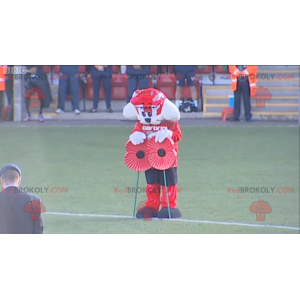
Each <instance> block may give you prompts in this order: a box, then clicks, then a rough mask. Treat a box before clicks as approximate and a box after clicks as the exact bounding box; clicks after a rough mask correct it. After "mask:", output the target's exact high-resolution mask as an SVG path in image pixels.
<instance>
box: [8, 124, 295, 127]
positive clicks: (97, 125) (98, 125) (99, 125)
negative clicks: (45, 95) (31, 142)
mask: <svg viewBox="0 0 300 300" xmlns="http://www.w3.org/2000/svg"><path fill="white" fill-rule="evenodd" d="M123 125H124V124H122V126H121V125H101V124H95V125H84V124H83V125H49V126H47V125H45V126H42V125H30V126H26V125H13V126H6V127H5V128H32V127H34V128H57V127H59V128H63V127H64V128H71V127H73V128H78V127H85V128H91V127H124V126H123ZM127 125H128V126H130V125H134V124H127ZM181 126H182V127H188V128H190V127H216V128H261V127H264V128H274V127H281V128H283V127H287V128H291V127H299V125H257V126H251V125H245V126H243V125H241V126H239V125H236V126H234V125H201V124H199V125H184V124H182V125H181ZM3 128H4V127H3Z"/></svg>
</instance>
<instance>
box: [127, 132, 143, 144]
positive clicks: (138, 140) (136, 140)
mask: <svg viewBox="0 0 300 300" xmlns="http://www.w3.org/2000/svg"><path fill="white" fill-rule="evenodd" d="M146 137H147V136H146V134H145V133H143V132H141V131H136V132H134V133H133V134H132V135H130V137H129V139H130V141H131V143H132V144H133V145H139V144H142V143H144V140H145V139H146Z"/></svg>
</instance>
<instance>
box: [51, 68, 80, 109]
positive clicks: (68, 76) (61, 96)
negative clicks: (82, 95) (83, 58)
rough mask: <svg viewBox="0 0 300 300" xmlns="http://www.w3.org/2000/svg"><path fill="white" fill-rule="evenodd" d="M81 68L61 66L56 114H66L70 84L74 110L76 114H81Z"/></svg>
mask: <svg viewBox="0 0 300 300" xmlns="http://www.w3.org/2000/svg"><path fill="white" fill-rule="evenodd" d="M78 72H79V66H73V65H71V66H60V78H59V92H58V108H57V110H56V113H58V114H61V113H64V112H65V101H66V98H67V95H68V85H69V84H70V89H71V97H72V110H73V111H74V113H75V114H77V115H78V114H80V113H81V112H80V110H79V75H78Z"/></svg>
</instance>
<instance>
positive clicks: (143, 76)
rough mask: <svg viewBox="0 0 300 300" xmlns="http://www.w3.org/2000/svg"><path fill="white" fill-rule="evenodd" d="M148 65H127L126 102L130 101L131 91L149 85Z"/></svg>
mask: <svg viewBox="0 0 300 300" xmlns="http://www.w3.org/2000/svg"><path fill="white" fill-rule="evenodd" d="M149 75H150V66H127V77H128V95H127V103H129V102H130V99H131V97H132V94H133V92H134V91H135V90H136V89H137V88H138V89H145V88H148V87H149Z"/></svg>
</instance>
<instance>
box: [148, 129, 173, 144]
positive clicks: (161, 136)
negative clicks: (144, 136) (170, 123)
mask: <svg viewBox="0 0 300 300" xmlns="http://www.w3.org/2000/svg"><path fill="white" fill-rule="evenodd" d="M154 136H155V142H156V143H157V142H159V143H162V142H163V141H164V140H165V139H166V138H167V137H172V136H173V131H171V130H169V129H163V130H159V131H157V132H154V133H151V134H149V136H148V138H149V139H151V138H153V137H154Z"/></svg>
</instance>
